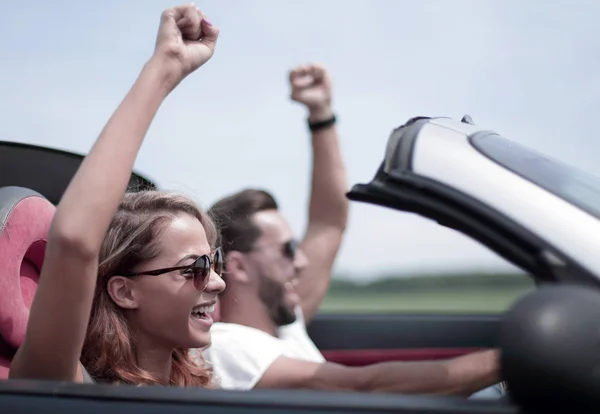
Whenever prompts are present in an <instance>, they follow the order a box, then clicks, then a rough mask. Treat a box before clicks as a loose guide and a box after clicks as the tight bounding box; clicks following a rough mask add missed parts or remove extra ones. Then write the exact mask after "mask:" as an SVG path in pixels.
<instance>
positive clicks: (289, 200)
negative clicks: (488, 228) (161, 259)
mask: <svg viewBox="0 0 600 414" xmlns="http://www.w3.org/2000/svg"><path fill="white" fill-rule="evenodd" d="M196 3H197V4H198V5H199V6H200V7H201V8H202V9H203V10H204V11H205V12H206V13H207V14H208V16H209V17H210V19H211V21H213V23H215V24H217V25H218V26H220V27H221V31H222V33H221V37H220V40H219V45H218V49H217V52H216V54H215V56H214V58H213V59H212V60H211V61H210V62H209V63H208V64H207V65H206V66H205V67H203V68H201V69H200V70H199V71H198V72H197V73H195V74H194V75H192V77H190V78H189V79H187V80H186V81H185V82H184V83H183V84H182V85H181V86H180V87H179V89H177V90H176V91H175V92H174V93H173V94H172V95H171V96H170V97H169V99H168V100H167V101H166V102H165V104H164V106H163V107H162V109H161V111H160V113H159V115H158V117H157V118H156V120H155V122H154V124H153V126H152V129H151V131H150V133H149V136H148V139H147V141H146V143H145V145H144V147H143V149H142V152H141V155H140V157H139V159H138V162H137V164H136V168H137V169H138V170H139V171H141V172H143V173H145V174H148V175H150V176H151V177H153V178H154V179H155V180H156V181H158V182H159V184H161V185H162V186H163V187H164V188H168V189H173V190H178V191H184V192H186V193H189V194H190V195H192V196H194V198H195V199H196V200H198V201H199V202H200V203H201V204H202V205H204V206H208V205H210V204H211V203H212V202H214V201H216V200H217V199H218V198H219V197H221V196H223V195H226V194H229V193H231V192H234V191H237V190H239V189H241V188H244V187H249V186H258V187H262V188H267V189H269V190H271V191H272V192H274V193H275V194H276V196H277V197H278V199H279V201H280V204H281V205H282V209H283V211H284V213H285V214H286V216H287V217H288V218H289V220H290V222H291V224H292V227H293V228H294V230H296V231H297V232H298V233H301V231H302V230H303V228H304V226H305V224H306V208H307V198H308V192H309V187H308V182H309V181H308V178H309V161H310V159H309V146H308V145H309V138H308V135H307V131H306V128H305V112H304V111H303V109H302V108H301V107H299V106H297V105H295V104H293V103H291V102H290V101H289V98H288V95H289V89H288V85H287V72H288V70H289V69H290V68H292V67H293V66H295V65H297V64H301V63H305V62H311V61H314V62H319V63H322V64H324V65H326V66H327V67H328V68H329V69H330V71H331V73H332V76H333V79H334V87H335V102H334V104H335V109H336V111H337V113H338V115H339V120H340V124H339V126H340V132H341V139H342V146H343V152H344V158H345V160H346V164H347V167H348V176H349V181H350V183H351V184H354V183H358V182H365V181H368V180H369V179H370V178H371V177H372V175H373V174H374V172H375V170H376V168H377V166H378V165H379V163H380V161H381V158H382V155H383V151H384V149H385V143H386V140H387V137H388V134H389V132H390V131H391V129H393V128H394V127H396V126H398V125H400V124H402V123H403V122H404V121H405V120H406V119H408V118H410V117H412V116H415V115H443V116H451V117H460V116H462V115H463V114H464V113H469V114H470V115H471V116H472V117H473V118H474V120H475V122H476V123H477V124H478V125H482V126H485V127H486V128H490V129H494V130H496V131H498V132H500V133H501V134H503V135H504V136H506V137H508V138H510V139H514V140H517V141H519V142H522V143H524V144H525V145H528V146H531V147H534V148H536V149H538V150H541V151H542V152H545V153H547V154H549V155H551V156H554V157H556V158H559V159H562V160H564V161H566V162H569V163H571V164H574V165H577V166H579V167H581V168H583V169H586V170H588V171H590V172H592V173H595V174H597V175H600V163H598V162H597V159H598V149H599V147H600V145H599V144H598V142H599V141H598V137H597V129H596V124H595V122H594V121H593V119H595V118H596V115H597V113H598V112H599V111H600V99H599V98H600V26H598V25H597V18H598V16H600V2H598V1H595V0H588V1H586V0H578V1H576V2H570V1H566V0H554V1H542V0H535V1H534V0H530V1H526V2H521V1H512V0H511V1H508V0H505V1H486V0H471V1H468V0H457V1H449V0H440V1H433V0H430V1H418V2H417V1H404V0H387V1H385V0H368V1H351V0H344V1H341V0H327V1H315V0H304V1H302V2H299V1H292V0H228V1H217V0H212V1H203V2H201V1H197V2H196ZM173 4H174V3H172V2H171V1H164V0H145V1H141V0H140V1H133V0H129V1H116V0H106V1H102V2H99V1H96V2H92V1H70V0H56V1H52V2H49V1H42V0H36V1H33V0H30V1H26V2H24V1H14V0H12V1H11V0H7V1H5V2H3V11H2V14H0V39H2V40H1V42H0V51H1V53H2V58H1V62H2V63H1V64H0V139H7V140H12V141H20V142H29V143H35V144H40V145H47V146H52V147H58V148H63V149H68V150H72V151H77V152H87V151H88V150H89V148H90V147H91V145H92V143H93V141H94V139H95V137H96V136H97V134H98V133H99V131H100V130H101V128H102V126H103V125H104V123H105V122H106V120H107V119H108V117H109V116H110V114H111V113H112V111H113V110H114V108H115V107H116V105H117V104H118V103H119V101H120V100H121V99H122V97H123V95H124V94H125V93H126V91H127V90H128V88H129V87H130V85H131V83H132V82H133V80H134V79H135V77H136V76H137V74H138V73H139V70H140V68H141V66H142V65H143V63H144V62H145V60H146V59H147V58H148V57H149V56H150V54H151V52H152V49H153V46H154V38H155V33H156V28H157V23H158V18H159V15H160V12H161V11H162V9H164V8H166V7H169V6H171V5H173ZM505 266H506V265H505V264H504V263H503V261H502V260H500V259H497V258H496V257H495V256H494V255H493V254H491V253H489V252H487V251H486V250H485V249H483V248H481V247H479V246H478V245H477V244H475V243H474V242H472V241H470V240H469V239H467V238H465V237H463V236H461V235H459V234H456V233H455V232H453V231H451V230H448V229H445V228H441V227H439V226H437V225H436V224H434V223H431V222H428V221H426V220H424V219H421V218H419V217H415V216H411V215H403V214H399V213H396V212H392V211H388V210H384V209H382V208H378V207H373V206H367V205H359V204H356V205H353V206H352V211H351V220H350V225H349V229H348V232H347V236H346V239H345V242H344V245H343V248H342V251H341V253H340V257H339V260H338V262H337V270H338V271H339V272H343V273H352V275H353V277H356V278H360V279H365V278H369V277H373V276H375V275H377V274H379V272H387V271H398V272H411V271H415V270H420V271H432V270H448V271H454V270H458V269H478V268H487V269H496V268H498V269H501V268H505Z"/></svg>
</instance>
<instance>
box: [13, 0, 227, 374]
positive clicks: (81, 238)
mask: <svg viewBox="0 0 600 414" xmlns="http://www.w3.org/2000/svg"><path fill="white" fill-rule="evenodd" d="M218 34H219V31H218V29H217V28H216V27H215V26H213V25H212V24H211V23H210V22H209V21H208V20H207V19H206V18H205V17H204V16H203V14H202V12H201V11H200V10H199V9H197V8H196V7H195V6H193V5H183V6H178V7H174V8H171V9H168V10H166V11H164V12H163V14H162V16H161V21H160V27H159V31H158V37H157V40H156V48H155V51H154V54H153V56H152V58H151V59H150V60H149V61H148V62H147V63H146V65H145V66H144V68H143V70H142V72H141V74H140V75H139V77H138V79H137V80H136V82H135V84H134V85H133V87H132V88H131V90H130V91H129V93H128V94H127V96H126V97H125V99H124V100H123V102H122V103H121V104H120V105H119V107H118V108H117V110H116V111H115V113H114V114H113V116H112V117H111V118H110V120H109V121H108V123H107V124H106V126H105V128H104V130H103V131H102V133H101V134H100V136H99V137H98V139H97V141H96V143H95V144H94V146H93V147H92V150H91V151H90V153H89V154H88V155H87V157H85V160H84V161H83V163H82V164H81V166H80V167H79V170H78V171H77V173H76V174H75V177H74V178H73V180H72V181H71V183H70V184H69V186H68V188H67V190H66V191H65V194H64V196H63V197H62V199H61V201H60V204H59V205H58V209H57V211H56V215H55V217H54V220H53V222H52V226H51V229H50V234H49V236H48V246H47V249H46V258H45V261H44V265H43V268H42V271H41V276H40V281H39V285H38V289H37V292H36V296H35V299H34V301H33V305H32V308H31V313H30V316H29V323H28V326H27V334H26V337H25V341H24V343H23V345H22V346H21V348H20V349H19V351H18V352H17V355H16V356H15V358H14V360H13V363H12V365H11V369H10V377H11V378H38V379H56V380H77V381H81V372H80V370H79V368H78V367H79V357H80V355H81V349H82V346H83V342H84V339H85V334H86V329H87V326H88V320H89V317H90V311H91V307H92V300H93V296H94V289H95V285H96V279H97V273H98V256H99V252H100V247H101V245H102V241H103V239H104V237H105V234H106V232H107V230H108V228H109V225H110V222H111V220H112V218H113V216H114V214H115V213H116V211H117V208H118V206H119V203H120V201H121V199H122V197H123V194H124V193H125V190H126V188H127V184H128V182H129V179H130V176H131V171H132V168H133V164H134V161H135V158H136V156H137V154H138V151H139V149H140V147H141V145H142V141H143V139H144V136H145V135H146V132H147V130H148V128H149V126H150V123H151V122H152V119H153V118H154V116H155V114H156V112H157V110H158V108H159V107H160V105H161V103H162V102H163V100H164V99H165V98H166V96H167V95H168V94H169V93H170V92H171V91H172V90H173V89H174V88H175V87H176V86H177V85H178V84H179V82H180V81H181V80H183V78H185V77H186V76H187V75H188V74H190V73H191V72H193V71H194V70H196V69H197V68H199V67H200V66H202V65H203V64H204V63H206V62H207V61H208V60H209V59H210V58H211V57H212V55H213V52H214V49H215V46H216V41H217V37H218Z"/></svg>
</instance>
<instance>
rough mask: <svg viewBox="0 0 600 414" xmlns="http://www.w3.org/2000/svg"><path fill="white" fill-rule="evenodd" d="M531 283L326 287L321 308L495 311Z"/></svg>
mask: <svg viewBox="0 0 600 414" xmlns="http://www.w3.org/2000/svg"><path fill="white" fill-rule="evenodd" d="M532 289H533V287H532V286H516V287H515V286H494V287H477V288H461V289H418V290H413V291H410V292H402V291H394V292H370V291H368V290H367V289H366V290H365V291H363V292H361V291H360V290H357V291H354V292H339V291H338V292H336V290H335V289H334V290H332V291H330V293H329V294H328V296H327V298H326V299H325V302H324V303H323V305H322V306H321V310H320V311H321V312H421V313H422V312H427V313H429V312H431V313H433V312H438V313H443V312H445V313H448V312H453V313H498V312H502V311H505V310H507V309H508V308H509V307H510V306H511V305H512V304H513V303H514V302H515V300H517V299H518V298H519V297H521V296H523V295H524V294H526V293H527V292H529V291H531V290H532Z"/></svg>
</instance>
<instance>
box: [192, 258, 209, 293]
mask: <svg viewBox="0 0 600 414" xmlns="http://www.w3.org/2000/svg"><path fill="white" fill-rule="evenodd" d="M209 276H210V259H209V258H208V256H202V257H199V258H198V260H196V263H194V286H195V287H196V289H198V290H199V291H202V290H204V289H205V288H206V285H208V279H209V278H210V277H209Z"/></svg>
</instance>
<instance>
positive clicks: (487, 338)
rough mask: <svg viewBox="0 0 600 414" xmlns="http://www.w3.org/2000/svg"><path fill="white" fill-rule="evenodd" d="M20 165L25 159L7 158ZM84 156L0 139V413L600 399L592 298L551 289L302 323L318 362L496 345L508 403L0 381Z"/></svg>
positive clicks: (597, 402) (499, 409) (542, 405)
mask: <svg viewBox="0 0 600 414" xmlns="http://www.w3.org/2000/svg"><path fill="white" fill-rule="evenodd" d="M9 159H10V160H12V161H10V162H9ZM19 159H20V160H21V162H17V161H15V160H19ZM24 159H27V160H28V161H27V162H23V160H24ZM31 159H35V160H36V163H34V164H37V167H36V168H33V169H32V170H33V171H30V170H28V169H26V168H25V167H23V166H24V165H30V164H31V161H30V160H31ZM81 159H82V157H81V156H79V155H76V154H70V153H65V152H62V151H55V150H46V149H44V148H42V147H35V146H28V145H24V144H11V143H2V142H0V287H1V291H2V295H0V316H1V320H0V379H1V380H3V381H0V406H2V407H3V409H5V410H6V412H15V413H19V412H39V411H53V412H59V411H60V412H74V411H73V410H77V412H80V411H84V410H85V411H87V412H89V413H96V412H98V413H99V412H106V411H108V410H111V411H112V412H114V413H121V412H123V413H125V412H131V410H144V411H145V412H148V413H152V412H165V411H166V410H169V411H171V412H177V413H178V412H182V413H183V412H191V411H192V410H197V409H198V405H201V406H202V409H203V410H206V409H210V412H215V413H217V412H219V413H220V412H223V413H225V412H229V413H231V412H233V411H235V412H239V411H240V410H243V411H244V413H247V414H252V413H254V412H261V413H264V412H283V411H286V412H287V411H289V412H308V411H310V412H312V413H320V412H323V413H324V412H328V413H331V412H340V413H341V412H358V411H361V412H364V411H368V412H382V413H383V412H392V411H393V412H395V413H425V412H427V413H517V412H532V413H533V412H539V411H538V410H543V409H551V410H552V412H579V411H576V410H579V409H581V410H587V409H589V408H590V407H596V408H597V407H598V406H600V397H599V396H600V393H597V392H596V391H597V390H599V389H600V376H599V375H598V372H600V368H597V369H595V370H590V369H589V367H590V366H591V367H600V353H599V352H598V343H599V342H598V327H597V324H596V322H595V315H598V314H600V295H598V293H597V292H595V291H592V290H590V289H586V288H583V287H579V286H569V285H559V284H555V283H550V284H548V285H547V286H546V285H545V286H541V287H540V288H539V289H537V290H536V291H535V292H533V293H531V294H529V295H527V296H526V297H525V298H523V299H521V300H520V301H518V302H517V303H516V304H515V305H514V306H513V308H512V309H511V310H510V311H509V312H508V313H507V314H506V315H502V316H501V315H424V314H423V315H419V314H410V315H408V314H375V315H368V314H321V315H318V316H317V317H316V318H315V319H314V320H313V322H312V323H311V324H310V326H309V334H310V336H311V338H312V339H313V340H314V342H315V343H316V345H317V346H318V347H319V349H320V350H321V351H322V352H323V354H324V356H325V357H326V359H328V360H330V361H334V362H339V363H342V364H346V365H354V366H356V365H366V364H371V363H376V362H383V361H390V360H396V361H416V360H433V359H443V358H451V357H455V356H459V355H463V354H466V353H469V352H472V351H475V350H479V349H483V348H492V347H499V348H501V350H502V369H503V376H504V378H505V379H506V381H507V383H508V389H509V394H510V398H509V399H503V400H500V401H494V400H490V401H479V400H478V401H474V400H465V399H462V398H457V397H428V396H395V395H394V396H392V395H385V396H383V395H364V394H356V393H346V394H345V395H344V397H343V398H340V397H339V393H334V392H309V391H274V390H273V391H270V390H261V391H252V392H236V391H213V390H210V391H209V390H190V389H176V388H161V387H132V386H110V385H97V384H95V385H82V384H71V383H56V382H46V381H21V380H19V381H13V380H5V379H6V378H7V377H8V372H9V368H10V360H11V358H12V356H13V355H14V352H15V351H16V349H18V347H19V345H20V344H21V343H22V341H23V338H24V336H25V328H26V325H27V318H28V313H29V310H28V309H29V307H30V305H31V302H32V300H33V295H34V293H35V289H36V286H37V281H38V278H39V274H40V269H41V266H42V263H43V254H44V248H45V243H46V240H45V238H46V235H47V233H48V229H49V226H50V223H51V220H52V216H53V214H54V211H55V204H56V203H57V202H58V200H59V199H60V196H61V194H62V191H64V188H66V186H67V184H68V181H69V179H70V177H71V176H72V174H73V173H74V171H75V170H76V168H77V166H78V165H79V162H80V161H81ZM65 160H66V161H65ZM58 164H60V165H64V170H62V172H61V173H59V174H58V175H57V176H53V178H52V179H50V178H48V177H50V176H51V174H49V172H52V174H54V173H55V172H56V170H57V167H56V166H57V165H58ZM7 166H8V167H7ZM8 169H10V171H11V173H10V174H8V173H7V171H8ZM15 171H18V172H17V173H15ZM34 172H35V173H34ZM70 174H71V175H70ZM2 177H5V180H6V181H7V182H3V179H2ZM6 177H10V178H9V179H7V178H6ZM56 177H58V178H56ZM380 178H381V177H380ZM8 181H10V182H8ZM377 186H380V183H376V182H375V184H373V185H372V186H371V187H355V188H354V189H353V191H352V192H351V193H350V194H349V197H350V198H351V199H354V200H359V199H360V201H365V200H366V197H367V196H369V197H371V200H370V201H377V202H378V203H379V204H385V203H387V204H388V206H390V205H391V204H393V203H392V202H391V201H390V200H391V199H390V198H389V193H386V194H387V195H384V196H382V197H381V198H380V199H377V200H376V198H377V197H378V196H377V195H376V194H375V193H374V192H373V188H374V187H377ZM131 187H132V188H156V184H154V183H153V182H152V181H150V180H149V179H147V178H145V177H143V176H141V175H139V174H137V173H135V174H133V175H132V179H131ZM361 191H362V193H361ZM367 193H368V194H367ZM365 194H367V195H365ZM382 194H383V193H382ZM386 197H387V198H386ZM382 200H383V201H382ZM454 227H456V226H454ZM466 233H467V234H468V232H466ZM492 246H494V244H493V243H492ZM500 253H502V252H500ZM557 410H558V411H557Z"/></svg>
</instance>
